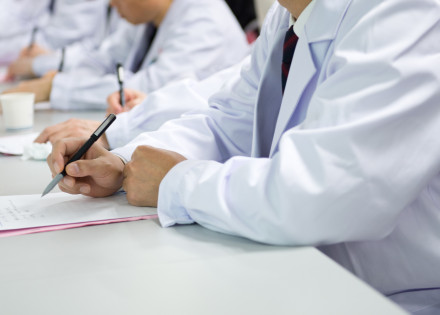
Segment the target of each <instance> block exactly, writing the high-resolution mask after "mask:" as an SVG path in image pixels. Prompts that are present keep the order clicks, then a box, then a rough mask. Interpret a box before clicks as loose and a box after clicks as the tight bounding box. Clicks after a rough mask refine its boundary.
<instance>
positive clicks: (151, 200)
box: [123, 146, 186, 207]
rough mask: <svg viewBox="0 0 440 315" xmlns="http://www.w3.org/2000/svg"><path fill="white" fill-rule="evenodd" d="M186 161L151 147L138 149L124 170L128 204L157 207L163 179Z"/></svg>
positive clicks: (174, 154)
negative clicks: (176, 166)
mask: <svg viewBox="0 0 440 315" xmlns="http://www.w3.org/2000/svg"><path fill="white" fill-rule="evenodd" d="M184 160H186V158H185V157H183V156H182V155H180V154H178V153H176V152H172V151H167V150H162V149H157V148H153V147H150V146H139V147H137V149H136V150H135V151H134V153H133V155H132V157H131V161H130V162H129V163H127V165H126V166H125V169H124V182H123V188H124V190H125V191H126V192H127V200H128V202H129V203H130V204H132V205H134V206H148V207H157V199H158V194H159V185H160V183H161V182H162V179H163V178H164V177H165V175H166V174H167V173H168V171H169V170H170V169H172V168H173V167H174V166H175V165H176V164H178V163H180V162H182V161H184Z"/></svg>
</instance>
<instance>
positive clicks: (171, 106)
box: [106, 61, 244, 148]
mask: <svg viewBox="0 0 440 315" xmlns="http://www.w3.org/2000/svg"><path fill="white" fill-rule="evenodd" d="M243 63H244V61H243V62H240V63H238V64H237V65H235V66H232V67H230V68H228V69H225V70H222V71H219V72H218V73H216V74H213V75H212V76H210V77H208V78H206V79H205V80H202V81H195V80H191V79H185V80H180V81H177V82H174V83H170V84H169V85H167V86H165V87H163V88H161V89H159V90H157V91H155V92H153V93H151V94H149V95H148V96H147V98H146V99H145V101H144V102H143V103H142V104H140V105H138V106H136V107H135V108H133V109H132V110H130V111H129V112H124V113H121V114H119V115H118V116H117V118H118V119H117V120H116V121H115V122H114V123H113V124H112V127H111V128H109V129H108V130H107V131H106V137H107V141H108V143H109V145H110V147H111V148H117V147H121V146H123V145H126V144H127V143H128V142H130V141H131V140H133V139H134V138H135V137H136V136H138V135H139V134H141V133H142V132H146V131H153V130H157V129H158V128H159V127H160V126H161V125H162V124H163V123H165V122H167V121H168V120H171V119H174V118H178V117H179V116H180V115H182V114H183V113H185V112H188V111H191V110H198V109H206V108H208V98H209V96H211V95H212V94H214V93H215V92H217V91H218V90H219V89H220V87H221V86H222V85H223V84H224V82H225V81H226V80H228V79H229V78H231V77H233V76H234V75H237V74H238V73H239V71H240V69H241V65H242V64H243Z"/></svg>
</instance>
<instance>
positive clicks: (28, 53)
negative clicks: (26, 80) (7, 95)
mask: <svg viewBox="0 0 440 315" xmlns="http://www.w3.org/2000/svg"><path fill="white" fill-rule="evenodd" d="M48 53H50V51H49V50H47V49H45V48H43V47H41V46H39V45H37V44H33V45H32V47H26V48H23V49H22V50H21V52H20V55H19V57H18V59H17V60H15V61H14V62H12V63H11V64H10V65H9V67H8V73H7V75H6V78H7V79H10V80H11V79H13V78H14V77H16V76H22V77H35V73H34V70H33V68H32V63H33V61H34V58H35V57H37V56H40V55H44V54H48Z"/></svg>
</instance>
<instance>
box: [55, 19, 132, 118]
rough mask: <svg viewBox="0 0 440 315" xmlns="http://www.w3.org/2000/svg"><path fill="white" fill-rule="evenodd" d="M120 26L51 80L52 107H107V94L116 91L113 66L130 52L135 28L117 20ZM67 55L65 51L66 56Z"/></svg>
mask: <svg viewBox="0 0 440 315" xmlns="http://www.w3.org/2000/svg"><path fill="white" fill-rule="evenodd" d="M118 25H119V26H120V28H119V29H118V30H117V31H116V32H115V33H113V34H112V35H111V36H109V37H108V38H107V39H106V40H105V41H104V42H103V44H102V45H101V47H100V48H99V50H97V51H93V52H89V51H84V54H85V56H84V57H83V58H82V59H81V60H80V61H78V64H77V67H76V69H73V70H72V71H69V72H66V73H58V74H57V75H56V76H55V78H54V80H53V83H52V90H51V95H50V102H51V106H52V108H54V109H60V110H72V109H74V110H84V109H106V108H107V103H106V99H107V96H108V95H109V94H110V93H112V92H114V91H116V90H118V89H119V85H118V82H117V78H116V75H115V74H114V73H115V65H116V63H118V62H123V61H124V60H125V59H126V56H127V55H128V53H129V50H130V47H131V45H132V43H133V41H134V38H135V34H136V32H137V30H138V28H137V27H136V26H133V25H130V24H128V23H126V22H124V21H122V20H121V21H120V22H119V24H118ZM69 55H70V54H66V62H68V61H67V58H69Z"/></svg>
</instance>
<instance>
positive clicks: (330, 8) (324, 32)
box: [304, 0, 352, 43]
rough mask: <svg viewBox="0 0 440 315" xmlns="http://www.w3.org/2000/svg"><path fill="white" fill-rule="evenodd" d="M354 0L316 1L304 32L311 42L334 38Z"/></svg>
mask: <svg viewBox="0 0 440 315" xmlns="http://www.w3.org/2000/svg"><path fill="white" fill-rule="evenodd" d="M351 2H352V0H330V1H327V0H321V1H316V4H315V6H314V7H313V8H312V12H311V13H310V16H309V18H308V20H307V22H306V24H305V25H304V33H305V36H306V37H307V41H308V42H309V43H313V42H318V41H325V40H333V39H334V38H335V36H336V34H337V32H338V28H339V25H340V23H341V21H342V19H343V17H344V15H345V12H346V11H347V9H348V7H349V6H350V4H351Z"/></svg>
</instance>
